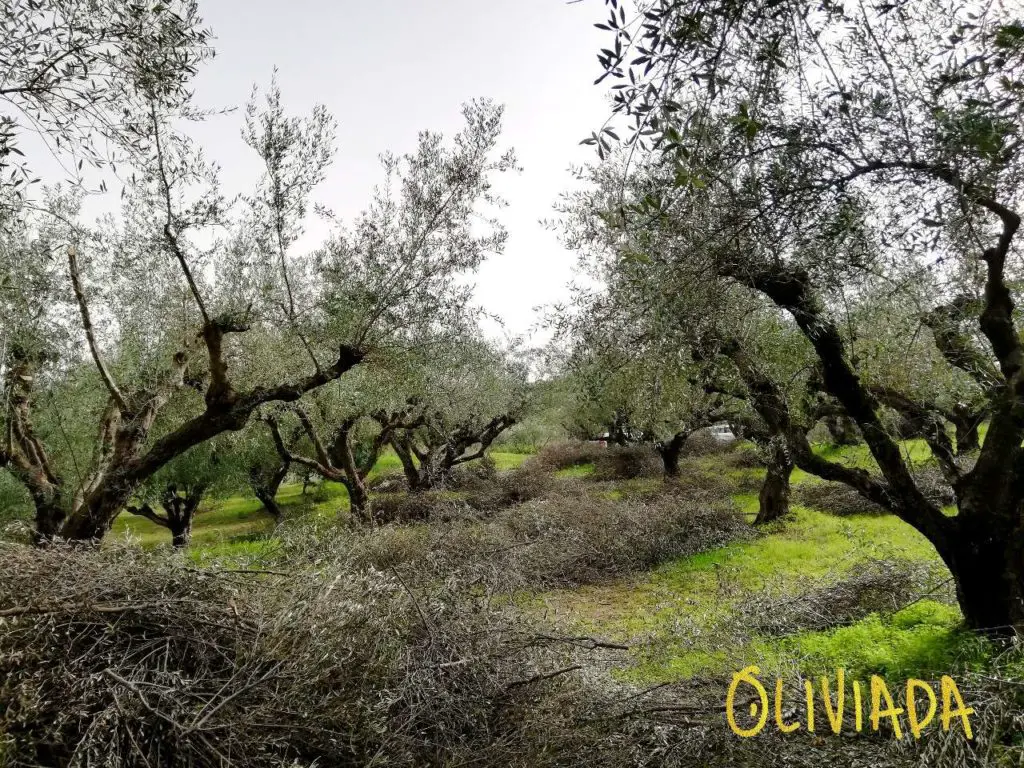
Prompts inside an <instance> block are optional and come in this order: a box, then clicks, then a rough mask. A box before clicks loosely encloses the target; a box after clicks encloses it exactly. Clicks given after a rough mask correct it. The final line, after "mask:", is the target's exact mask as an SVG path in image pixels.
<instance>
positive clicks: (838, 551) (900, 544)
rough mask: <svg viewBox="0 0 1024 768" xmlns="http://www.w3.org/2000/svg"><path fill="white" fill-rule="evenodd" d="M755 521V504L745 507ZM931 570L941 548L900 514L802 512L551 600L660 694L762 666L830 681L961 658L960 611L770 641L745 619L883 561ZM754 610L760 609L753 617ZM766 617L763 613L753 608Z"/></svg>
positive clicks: (744, 500)
mask: <svg viewBox="0 0 1024 768" xmlns="http://www.w3.org/2000/svg"><path fill="white" fill-rule="evenodd" d="M735 501H736V503H737V505H738V506H739V507H740V508H741V509H742V510H744V511H756V509H757V497H756V495H755V494H740V495H738V496H737V497H735ZM878 560H903V561H909V562H918V563H927V564H929V565H934V567H935V569H936V570H939V568H940V565H939V564H938V558H937V555H936V554H935V552H934V549H933V548H932V546H931V545H930V544H929V543H928V542H927V540H925V539H924V537H922V536H921V535H920V534H919V533H917V532H916V531H915V530H914V529H913V528H911V527H910V526H908V525H906V524H905V523H903V522H901V521H899V520H898V519H896V518H895V517H892V516H879V515H852V516H846V517H836V516H832V515H828V514H826V513H823V512H821V511H818V510H812V509H807V508H803V507H795V508H794V509H793V513H792V515H791V516H790V518H789V519H787V520H785V521H782V522H779V523H775V524H772V525H770V526H767V527H766V528H765V532H764V535H762V536H760V537H758V538H756V539H754V540H751V541H743V542H737V543H735V544H730V545H728V546H725V547H721V548H719V549H715V550H712V551H709V552H703V553H700V554H697V555H693V556H691V557H686V558H682V559H680V560H676V561H674V562H671V563H667V564H665V565H663V566H661V567H659V568H657V569H655V570H654V571H652V572H650V573H648V574H645V575H643V576H642V577H639V578H634V579H629V580H624V581H621V582H618V583H615V584H611V585H603V586H594V587H584V588H581V589H578V590H574V591H572V592H562V593H553V594H550V595H547V596H545V598H544V602H545V603H546V605H547V606H548V607H550V608H551V609H552V610H553V613H554V615H555V617H556V618H557V619H559V620H561V621H564V622H566V623H568V624H571V625H574V626H576V627H577V628H579V629H580V630H581V631H585V632H586V633H588V634H596V635H601V636H602V637H607V638H610V639H613V640H616V641H619V642H625V643H627V644H629V645H630V646H631V648H632V650H631V652H630V654H629V660H628V662H627V663H626V664H625V665H624V666H623V667H622V668H620V669H619V670H618V674H619V675H620V676H621V677H623V678H625V679H628V680H630V681H632V682H636V683H639V684H652V683H659V682H667V681H674V680H679V679H685V678H689V677H694V676H697V675H701V676H704V675H719V674H723V673H727V672H728V671H730V670H739V669H741V668H743V667H744V666H746V665H747V664H753V663H758V664H760V665H761V666H762V668H763V669H765V670H777V671H782V670H787V669H792V668H793V667H797V668H799V669H800V670H801V671H804V672H815V673H821V672H824V671H826V670H829V669H832V668H834V667H835V666H836V665H838V666H844V667H846V668H848V669H850V670H851V671H855V670H859V669H864V670H868V671H871V672H880V673H894V674H895V673H901V672H903V671H905V670H915V669H917V670H920V669H926V668H930V667H931V666H934V665H935V664H940V665H941V664H942V663H946V662H950V661H951V659H952V658H953V657H958V656H961V655H963V649H962V648H960V646H959V640H958V639H957V637H958V630H957V627H958V625H959V622H960V615H959V612H958V611H957V609H956V608H955V607H953V606H948V605H944V604H941V603H937V602H924V601H922V602H920V603H917V604H915V605H914V606H910V607H908V608H907V609H905V611H903V612H899V613H896V614H893V615H891V616H884V617H882V616H868V617H866V618H864V619H862V620H861V621H859V622H856V623H854V624H852V625H850V626H847V627H841V628H839V629H836V630H830V631H825V632H803V633H801V632H798V633H795V634H793V635H789V636H784V637H766V636H765V637H763V636H760V635H759V634H758V633H757V632H754V631H750V630H748V629H747V628H746V627H745V626H743V622H742V620H739V619H737V617H738V616H741V615H743V613H742V611H743V609H744V608H745V607H746V606H748V605H749V604H750V603H751V601H752V600H756V601H758V602H761V603H764V605H765V606H766V610H770V605H771V601H773V600H784V599H786V598H788V597H793V598H796V597H798V596H799V595H801V594H803V593H805V592H808V591H811V590H813V589H819V588H823V587H828V586H830V585H835V584H838V583H839V582H841V581H843V580H844V579H847V578H849V577H851V576H853V575H855V574H856V573H857V572H858V570H859V569H863V568H865V567H867V566H868V564H870V563H871V562H873V561H878ZM747 610H750V609H749V608H747ZM755 610H756V608H755Z"/></svg>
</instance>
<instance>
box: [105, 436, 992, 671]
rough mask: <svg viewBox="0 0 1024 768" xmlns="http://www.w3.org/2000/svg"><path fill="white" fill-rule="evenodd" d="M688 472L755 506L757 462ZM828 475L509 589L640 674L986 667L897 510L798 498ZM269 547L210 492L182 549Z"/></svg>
mask: <svg viewBox="0 0 1024 768" xmlns="http://www.w3.org/2000/svg"><path fill="white" fill-rule="evenodd" d="M904 449H905V451H906V453H907V456H908V457H909V458H910V460H911V461H912V463H913V464H914V465H915V466H924V465H926V464H927V463H928V460H929V458H930V454H929V451H928V449H927V446H925V445H924V443H923V442H921V441H906V442H905V443H904ZM739 450H741V451H742V450H744V449H743V448H740V449H739ZM818 450H819V451H821V452H822V453H826V454H828V455H829V457H830V458H832V459H839V460H842V461H844V462H845V463H848V464H851V465H855V466H861V467H866V468H869V467H870V466H871V463H872V462H871V459H870V456H869V455H868V453H867V451H866V449H865V448H864V447H863V446H852V447H844V448H839V449H837V448H833V447H830V446H819V447H818ZM490 456H491V458H492V460H493V461H494V463H495V465H496V467H497V468H498V470H499V471H503V472H507V471H508V470H511V469H514V468H516V467H519V466H521V465H522V464H523V463H524V462H525V461H527V460H528V459H529V458H530V456H529V455H528V454H525V453H511V452H501V451H494V452H492V453H491V454H490ZM685 471H686V472H687V473H689V476H690V479H692V478H693V477H694V475H695V474H703V475H706V476H708V477H718V478H725V479H726V481H727V483H728V487H727V489H726V492H725V494H724V497H725V498H723V501H727V502H728V503H730V504H732V505H734V506H735V508H737V509H738V510H739V511H740V512H741V513H742V514H743V515H744V516H745V517H746V519H748V520H752V519H753V517H754V515H755V514H756V510H757V492H756V488H757V486H758V483H759V482H760V480H761V478H763V476H764V470H763V469H760V468H756V467H754V468H739V469H737V468H730V467H729V466H727V465H725V464H723V460H722V457H721V456H715V455H712V456H706V457H701V458H699V459H691V460H689V461H687V462H686V464H685ZM594 473H595V467H594V465H593V464H592V463H582V464H579V465H575V466H572V467H569V468H566V469H562V470H559V471H556V472H555V473H554V474H555V475H556V481H557V482H559V483H566V482H572V481H579V482H582V483H586V484H589V485H590V492H591V493H593V494H595V496H596V497H599V498H605V499H622V498H629V497H635V496H638V495H643V494H649V493H656V492H657V491H658V489H659V488H660V487H661V486H662V483H663V481H662V480H661V479H660V478H657V477H644V478H637V479H630V480H618V481H599V480H595V479H594ZM381 475H396V476H397V477H399V478H400V476H401V465H400V464H399V462H398V459H397V457H396V456H395V455H394V454H393V453H390V452H388V453H385V454H384V455H383V456H382V457H381V460H380V461H379V462H378V464H377V465H376V467H375V468H374V470H373V473H371V478H370V479H371V480H372V479H373V478H374V477H377V476H381ZM684 481H685V478H684ZM824 485H825V484H824V483H822V481H820V480H818V479H817V478H814V477H811V476H809V475H807V474H806V473H803V472H801V471H800V470H795V471H794V474H793V499H794V503H793V505H792V512H791V514H790V516H789V517H788V518H786V519H784V520H782V521H779V522H777V523H774V524H771V525H769V526H767V527H765V528H764V529H762V530H761V531H759V532H757V533H756V534H755V535H753V536H752V537H750V538H743V539H740V540H737V541H734V542H732V543H729V544H726V545H725V546H722V547H718V548H715V549H712V550H709V551H704V552H700V553H697V554H693V555H690V556H686V557H681V558H675V559H670V560H668V561H666V562H663V563H661V564H658V565H656V566H655V567H654V568H652V569H650V570H647V571H643V572H639V573H633V574H629V575H625V576H622V577H619V578H614V579H611V580H608V581H605V582H603V583H597V584H584V585H582V586H578V587H574V588H569V589H557V590H551V591H543V592H532V593H528V594H520V595H518V596H517V600H518V602H519V603H520V604H521V605H522V606H524V607H526V608H527V609H528V610H531V611H533V612H538V613H540V614H542V615H543V616H544V617H545V618H546V619H547V620H549V621H551V622H552V624H553V625H555V626H558V627H559V628H561V629H563V630H565V631H572V632H576V633H579V634H582V635H587V636H599V637H601V638H603V639H606V640H608V641H611V642H614V643H616V644H621V645H623V646H628V647H629V651H628V652H627V653H625V654H624V655H622V657H621V658H619V659H617V660H616V661H615V664H614V668H613V671H612V673H613V675H614V676H616V677H617V678H619V679H621V680H622V681H624V682H629V683H634V684H637V685H656V684H661V683H668V682H675V681H680V680H688V679H696V678H701V679H703V678H711V679H726V678H727V676H728V674H730V673H731V672H732V671H735V670H739V669H742V668H743V667H745V666H747V665H749V664H757V665H758V666H759V667H760V668H761V669H762V670H763V671H764V673H765V674H766V675H768V674H771V675H786V674H793V673H796V674H800V675H818V674H823V673H825V672H829V671H832V670H835V669H837V668H843V669H845V670H846V672H847V674H849V675H851V676H856V675H862V676H867V675H871V674H879V675H883V676H886V677H887V678H888V679H891V680H893V681H898V680H902V679H905V678H907V677H926V678H927V677H929V676H933V677H935V676H937V675H941V674H947V673H949V672H950V671H952V670H961V669H974V670H980V669H982V668H983V667H984V666H985V664H986V662H987V659H988V654H989V648H988V645H987V643H986V641H984V640H981V639H979V638H977V637H976V636H974V635H972V634H970V633H967V632H965V631H964V630H962V629H961V615H960V612H959V609H958V608H957V606H956V601H955V596H954V592H953V588H952V583H951V580H950V576H949V572H948V571H947V570H946V568H945V567H944V566H943V564H942V563H941V561H940V560H939V558H938V556H937V554H936V553H935V551H934V549H933V548H932V547H931V545H930V544H929V543H928V542H927V541H926V540H925V539H924V538H923V537H922V536H921V535H920V534H918V533H917V532H916V531H915V530H914V529H913V528H911V527H910V526H908V525H907V524H905V523H903V522H902V521H900V520H898V519H897V518H896V517H895V516H893V515H890V514H885V513H881V512H880V511H877V510H866V511H863V512H854V513H852V514H849V513H846V514H834V511H835V510H831V509H829V508H828V504H827V499H826V502H825V503H821V502H820V501H819V502H817V503H811V502H802V501H801V500H802V498H803V497H804V495H805V493H804V492H805V491H808V490H810V489H813V488H814V487H823V486H824ZM448 495H449V496H451V497H453V498H456V499H457V498H458V496H459V494H458V492H456V491H453V492H449V493H448ZM278 500H279V502H281V504H282V507H283V508H284V509H285V514H286V516H287V515H288V514H289V513H294V514H299V515H313V516H317V517H320V518H323V519H331V518H332V517H334V516H337V515H341V516H344V514H345V509H346V506H347V498H346V494H345V490H344V488H343V487H342V486H340V485H338V484H334V483H329V482H325V483H322V484H320V485H318V486H316V487H314V488H313V489H311V490H309V492H308V493H307V494H306V495H305V496H304V495H303V493H302V485H301V483H290V484H287V485H284V486H282V489H281V491H280V493H279V494H278ZM580 503H581V504H585V503H586V501H585V500H582V499H581V501H580ZM950 512H951V513H952V508H951V509H950ZM126 538H127V539H129V540H131V541H136V542H138V543H139V544H141V545H142V546H145V547H154V546H160V545H161V544H165V543H167V541H168V533H167V531H166V530H165V529H163V528H160V527H158V526H156V525H154V524H152V523H150V522H149V521H147V520H145V519H143V518H140V517H136V516H133V515H130V514H122V515H121V516H120V517H119V519H118V520H117V522H116V524H115V527H114V531H113V535H112V536H111V537H110V540H111V541H115V542H116V541H119V540H120V541H124V540H125V539H126ZM274 552H275V537H274V521H273V520H272V519H271V518H270V517H269V516H268V515H267V514H266V513H265V512H264V510H263V509H262V507H261V505H260V503H259V502H258V501H257V500H256V499H254V498H251V497H244V496H236V497H231V498H227V499H221V500H211V501H207V502H206V503H204V505H203V507H202V508H201V511H200V513H199V514H197V516H196V519H195V524H194V529H193V536H192V546H191V549H190V552H189V554H190V556H191V557H193V558H194V559H195V560H196V561H197V562H200V563H218V564H220V563H223V562H225V561H238V562H244V563H247V564H252V563H259V562H262V561H271V560H273V559H274V557H275V554H274Z"/></svg>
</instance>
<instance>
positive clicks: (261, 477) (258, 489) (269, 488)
mask: <svg viewBox="0 0 1024 768" xmlns="http://www.w3.org/2000/svg"><path fill="white" fill-rule="evenodd" d="M290 466H291V465H290V463H289V462H287V461H282V462H281V464H280V466H279V467H278V468H277V469H276V470H274V472H273V473H271V474H270V475H266V474H264V473H263V471H262V469H261V468H260V467H259V466H254V467H253V468H252V469H251V470H250V471H249V485H250V486H252V492H253V494H254V495H255V496H256V498H257V499H258V500H259V502H260V503H261V504H262V505H263V509H265V510H266V511H267V514H269V515H270V516H271V517H272V518H274V520H276V521H277V522H280V521H281V518H282V517H283V515H284V512H283V510H282V509H281V505H280V504H278V503H277V498H276V497H277V492H278V491H279V490H280V489H281V483H283V482H284V479H285V478H286V477H287V476H288V470H289V468H290Z"/></svg>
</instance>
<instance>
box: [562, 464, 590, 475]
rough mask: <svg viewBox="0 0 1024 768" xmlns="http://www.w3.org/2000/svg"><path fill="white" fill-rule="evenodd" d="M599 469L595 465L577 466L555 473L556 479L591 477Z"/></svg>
mask: <svg viewBox="0 0 1024 768" xmlns="http://www.w3.org/2000/svg"><path fill="white" fill-rule="evenodd" d="M596 469H597V467H595V466H594V465H593V464H577V465H575V466H572V467H566V468H565V469H560V470H558V471H557V472H555V477H589V476H590V475H592V474H594V471H595V470H596Z"/></svg>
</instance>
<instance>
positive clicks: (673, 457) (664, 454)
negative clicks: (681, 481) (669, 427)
mask: <svg viewBox="0 0 1024 768" xmlns="http://www.w3.org/2000/svg"><path fill="white" fill-rule="evenodd" d="M689 436H690V432H689V430H687V431H681V432H676V433H675V434H674V435H672V437H671V438H669V439H668V440H663V441H661V442H658V443H655V446H654V448H655V450H656V451H657V452H658V455H659V456H661V463H662V465H663V466H664V471H665V480H666V481H667V480H674V479H676V478H678V477H679V457H680V456H681V455H682V453H683V446H685V445H686V439H687V438H688V437H689Z"/></svg>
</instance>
